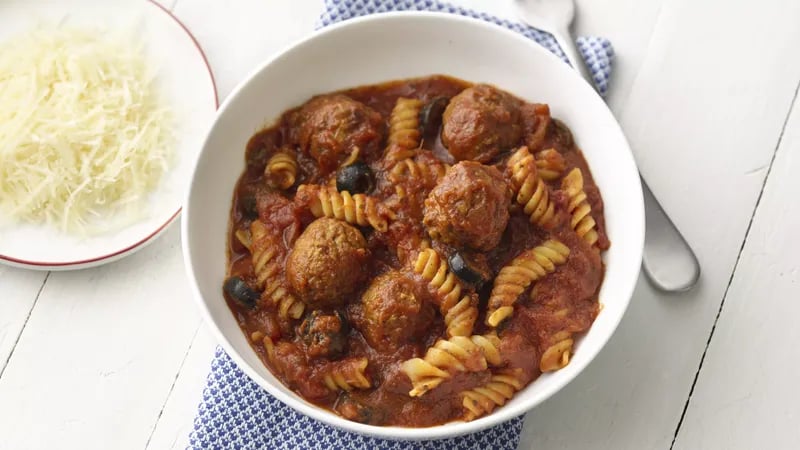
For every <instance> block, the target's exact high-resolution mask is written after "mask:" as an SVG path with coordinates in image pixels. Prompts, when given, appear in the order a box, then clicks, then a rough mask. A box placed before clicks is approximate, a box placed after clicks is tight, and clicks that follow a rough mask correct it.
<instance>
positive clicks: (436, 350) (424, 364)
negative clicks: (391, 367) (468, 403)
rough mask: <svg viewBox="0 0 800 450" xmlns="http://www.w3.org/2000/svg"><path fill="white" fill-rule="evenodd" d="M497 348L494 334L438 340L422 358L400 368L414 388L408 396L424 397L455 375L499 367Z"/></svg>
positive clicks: (497, 342) (410, 361)
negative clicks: (490, 366)
mask: <svg viewBox="0 0 800 450" xmlns="http://www.w3.org/2000/svg"><path fill="white" fill-rule="evenodd" d="M499 345H500V340H499V338H498V337H497V336H496V335H494V334H489V335H486V336H480V335H475V336H470V337H467V336H453V337H451V338H450V339H448V340H444V339H440V340H439V341H437V342H436V344H434V345H433V347H430V348H429V349H428V351H427V352H426V353H425V357H424V358H413V359H409V360H408V361H405V362H403V364H401V365H400V369H401V370H402V371H403V372H404V373H405V374H406V375H407V376H408V378H409V379H410V380H411V385H412V387H413V388H412V389H411V391H409V393H408V395H409V396H411V397H419V396H421V395H424V394H425V393H426V392H428V391H430V390H431V389H433V388H435V387H436V386H439V385H440V384H442V382H443V381H444V380H446V379H448V378H450V377H451V376H452V374H453V373H455V372H480V371H482V370H486V369H487V368H488V367H489V366H488V365H489V364H491V365H499V364H501V362H502V360H501V358H500V351H499V350H498V348H497V347H498V346H499Z"/></svg>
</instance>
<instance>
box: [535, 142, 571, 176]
mask: <svg viewBox="0 0 800 450" xmlns="http://www.w3.org/2000/svg"><path fill="white" fill-rule="evenodd" d="M535 159H536V168H537V169H538V171H539V176H540V177H542V179H543V180H545V181H553V180H557V179H559V178H560V177H561V175H563V174H564V170H566V168H567V163H566V161H564V157H563V156H561V153H559V152H558V150H556V149H554V148H548V149H547V150H542V151H540V152H539V153H537V154H536V158H535Z"/></svg>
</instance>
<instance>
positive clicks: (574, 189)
mask: <svg viewBox="0 0 800 450" xmlns="http://www.w3.org/2000/svg"><path fill="white" fill-rule="evenodd" d="M561 189H563V190H564V192H566V193H567V196H568V197H569V205H568V206H567V211H568V212H569V213H570V215H572V220H570V227H571V228H572V229H573V230H575V232H576V233H578V236H580V237H581V238H583V240H585V241H586V242H588V243H589V244H591V245H594V244H595V243H596V242H597V239H598V235H597V229H596V227H597V223H596V222H595V221H594V218H593V217H592V207H591V206H590V205H589V202H588V200H587V199H586V192H585V191H584V190H583V173H581V169H578V168H577V167H576V168H575V169H572V170H571V171H570V172H569V173H568V174H567V176H565V177H564V179H563V180H562V181H561Z"/></svg>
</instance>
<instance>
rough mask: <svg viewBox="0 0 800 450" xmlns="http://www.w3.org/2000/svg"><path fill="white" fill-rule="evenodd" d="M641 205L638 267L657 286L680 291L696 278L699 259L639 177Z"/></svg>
mask: <svg viewBox="0 0 800 450" xmlns="http://www.w3.org/2000/svg"><path fill="white" fill-rule="evenodd" d="M642 193H643V194H644V208H645V238H644V253H643V254H642V267H643V268H644V272H645V273H646V274H647V278H648V279H649V280H650V282H651V283H652V284H653V285H654V286H655V287H656V288H658V289H660V290H662V291H666V292H681V291H686V290H689V289H691V288H692V286H694V285H695V284H696V283H697V280H698V279H699V278H700V263H699V262H698V261H697V256H695V254H694V251H692V248H691V247H690V246H689V244H688V243H687V242H686V239H684V237H683V235H682V234H681V232H680V231H679V230H678V228H677V227H676V226H675V224H674V223H672V220H670V218H669V216H667V213H666V212H664V209H663V208H661V205H660V204H659V203H658V200H656V198H655V196H654V195H653V193H652V192H651V191H650V188H649V187H648V186H647V183H646V182H645V181H644V179H642Z"/></svg>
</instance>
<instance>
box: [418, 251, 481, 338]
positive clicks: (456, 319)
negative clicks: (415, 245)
mask: <svg viewBox="0 0 800 450" xmlns="http://www.w3.org/2000/svg"><path fill="white" fill-rule="evenodd" d="M414 272H416V273H417V274H419V275H421V276H422V278H424V279H425V280H426V281H428V283H429V284H430V285H431V287H433V288H434V289H436V293H437V295H439V297H440V300H441V303H440V305H439V311H440V312H441V313H442V316H444V322H445V325H446V326H447V335H448V336H469V335H470V334H472V329H473V327H474V325H475V321H476V320H477V319H478V308H477V306H476V302H475V301H473V299H472V298H471V297H470V296H469V295H462V290H463V289H462V286H461V281H460V280H459V279H458V277H456V276H455V274H453V273H452V272H451V271H450V270H449V269H448V267H447V261H445V260H444V259H443V258H442V257H441V256H440V255H439V253H438V252H437V251H436V250H434V249H432V248H426V249H424V250H422V251H421V252H420V253H419V256H417V260H416V261H415V262H414Z"/></svg>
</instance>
